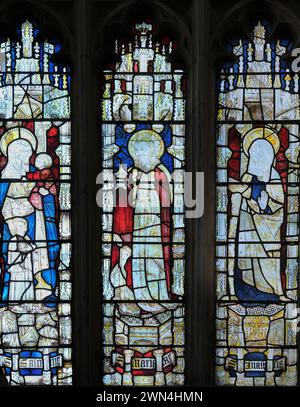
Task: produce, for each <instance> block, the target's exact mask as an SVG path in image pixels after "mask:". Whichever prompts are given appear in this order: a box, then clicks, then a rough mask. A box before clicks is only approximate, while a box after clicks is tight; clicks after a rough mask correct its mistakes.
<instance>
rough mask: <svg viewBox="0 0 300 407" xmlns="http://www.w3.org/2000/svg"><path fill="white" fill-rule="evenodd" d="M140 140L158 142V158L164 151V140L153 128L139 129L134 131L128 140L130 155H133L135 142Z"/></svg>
mask: <svg viewBox="0 0 300 407" xmlns="http://www.w3.org/2000/svg"><path fill="white" fill-rule="evenodd" d="M140 141H145V142H148V143H158V146H159V150H158V154H157V155H158V157H159V158H160V157H161V156H162V155H163V153H164V142H163V140H162V138H161V136H160V135H159V134H158V133H156V131H153V130H139V131H137V132H136V133H134V134H133V135H132V136H131V137H130V139H129V142H128V151H129V154H130V155H131V157H132V158H133V157H134V156H135V150H136V149H135V144H136V143H137V142H140ZM149 154H150V151H149Z"/></svg>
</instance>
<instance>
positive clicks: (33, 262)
mask: <svg viewBox="0 0 300 407" xmlns="http://www.w3.org/2000/svg"><path fill="white" fill-rule="evenodd" d="M38 34H39V29H38V28H37V27H36V26H35V25H34V24H32V23H31V22H30V21H25V22H24V23H23V24H22V25H21V27H20V29H18V30H17V36H18V38H19V40H18V41H17V42H12V41H11V40H9V39H8V40H6V41H4V42H2V43H1V44H0V171H1V172H0V174H1V175H0V212H1V215H0V233H1V241H0V265H1V270H0V368H2V369H3V371H4V373H5V375H6V378H7V381H8V383H9V384H11V385H66V384H71V382H72V367H71V315H70V300H71V276H70V256H71V243H70V237H71V225H70V209H71V200H70V177H71V174H70V137H71V127H70V97H69V86H70V78H69V68H68V67H66V66H62V65H60V64H56V63H54V62H52V61H51V58H52V55H54V54H55V53H57V52H58V51H59V50H60V44H59V43H50V42H48V41H45V42H39V41H38Z"/></svg>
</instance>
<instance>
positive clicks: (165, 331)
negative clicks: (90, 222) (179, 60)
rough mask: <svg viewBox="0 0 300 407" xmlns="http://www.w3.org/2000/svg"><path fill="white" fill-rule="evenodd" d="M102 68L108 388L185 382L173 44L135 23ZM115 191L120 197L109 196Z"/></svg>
mask: <svg viewBox="0 0 300 407" xmlns="http://www.w3.org/2000/svg"><path fill="white" fill-rule="evenodd" d="M134 31H135V40H134V42H133V43H123V44H119V42H118V41H116V44H115V52H116V54H117V57H118V62H117V63H116V64H115V65H113V66H111V69H108V70H106V71H105V72H104V86H103V96H102V100H101V110H102V160H101V162H102V170H103V179H104V182H105V183H104V187H103V189H104V191H103V195H102V230H103V234H102V281H103V358H104V361H103V365H104V383H105V384H107V385H176V384H183V382H184V304H183V294H184V252H185V246H184V242H185V238H184V223H185V222H184V199H183V176H184V174H183V171H184V151H185V150H184V144H185V125H184V119H185V95H184V79H183V71H182V70H181V69H174V67H173V65H172V64H171V62H170V60H169V56H170V54H171V53H172V48H173V46H172V42H171V41H170V40H168V39H165V40H163V41H162V42H158V43H155V44H154V43H153V41H152V25H151V24H150V23H145V22H143V23H141V24H136V25H135V27H134ZM114 186H117V187H118V188H119V189H118V192H119V193H118V194H114Z"/></svg>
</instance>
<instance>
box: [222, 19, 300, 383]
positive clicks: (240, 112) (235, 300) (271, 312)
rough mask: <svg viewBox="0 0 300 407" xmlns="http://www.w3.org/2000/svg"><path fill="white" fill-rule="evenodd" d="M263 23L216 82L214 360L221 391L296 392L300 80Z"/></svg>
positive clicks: (235, 48) (282, 44)
mask: <svg viewBox="0 0 300 407" xmlns="http://www.w3.org/2000/svg"><path fill="white" fill-rule="evenodd" d="M270 30H271V27H270V26H269V25H268V23H267V22H263V23H261V22H258V23H257V25H256V26H255V28H254V30H253V32H252V33H251V36H250V42H248V41H243V40H240V41H239V42H236V43H234V44H233V45H232V47H231V50H232V52H233V54H234V56H235V57H236V59H237V62H236V63H233V64H229V65H226V66H224V69H223V70H222V72H221V75H220V79H219V109H218V118H217V143H216V144H217V145H216V148H217V152H216V157H217V180H216V182H217V215H216V216H217V219H216V237H217V244H216V258H217V260H216V287H217V315H216V326H217V358H216V377H217V383H218V384H221V385H240V386H243V385H249V386H257V385H266V386H271V385H295V384H296V382H297V367H296V363H297V343H296V333H297V326H296V325H297V301H298V294H297V292H298V267H299V264H298V257H299V252H298V250H299V249H298V248H299V147H300V145H299V77H298V74H292V73H291V72H290V69H289V65H288V59H286V58H285V57H284V55H285V54H286V53H287V52H288V51H289V50H290V47H291V44H290V43H289V42H288V41H283V40H278V41H277V42H272V41H271V42H270V41H268V34H269V33H270Z"/></svg>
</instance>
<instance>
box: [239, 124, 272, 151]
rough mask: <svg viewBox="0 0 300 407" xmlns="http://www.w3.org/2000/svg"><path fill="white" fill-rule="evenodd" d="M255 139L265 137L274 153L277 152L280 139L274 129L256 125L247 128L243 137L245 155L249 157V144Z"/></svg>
mask: <svg viewBox="0 0 300 407" xmlns="http://www.w3.org/2000/svg"><path fill="white" fill-rule="evenodd" d="M257 139H266V140H267V141H268V142H269V143H270V144H271V145H272V147H273V150H274V153H275V155H276V154H277V152H278V150H279V148H280V141H279V138H278V136H277V134H276V132H275V130H274V129H269V128H267V127H257V128H255V129H251V130H249V131H248V133H246V134H245V136H244V138H243V150H244V153H245V154H246V156H247V157H249V148H250V146H251V145H252V143H253V142H254V141H255V140H257Z"/></svg>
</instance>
